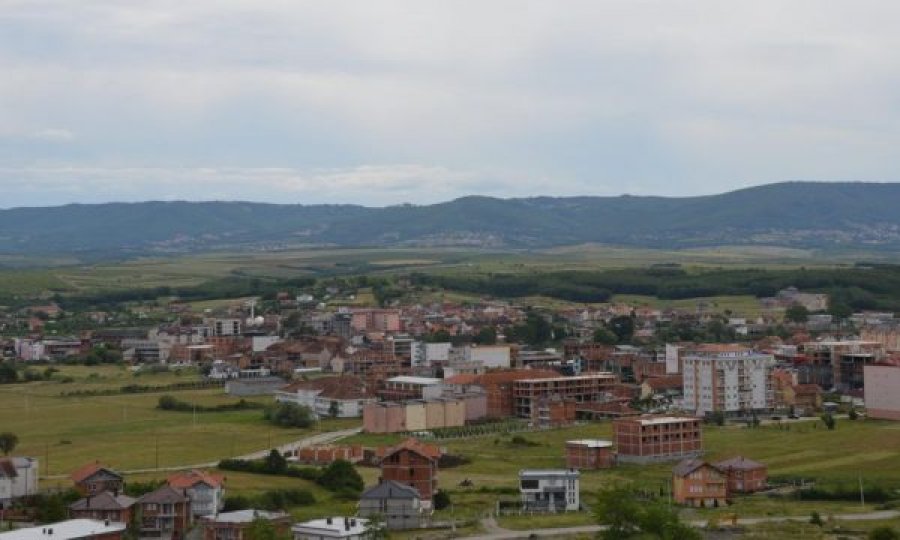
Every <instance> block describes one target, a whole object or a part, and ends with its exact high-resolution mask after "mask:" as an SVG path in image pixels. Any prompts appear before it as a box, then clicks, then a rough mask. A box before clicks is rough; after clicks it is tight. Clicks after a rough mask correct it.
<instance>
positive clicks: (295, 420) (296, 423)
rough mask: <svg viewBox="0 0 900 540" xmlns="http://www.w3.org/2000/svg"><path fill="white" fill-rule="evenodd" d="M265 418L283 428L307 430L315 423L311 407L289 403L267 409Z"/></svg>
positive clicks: (278, 404)
mask: <svg viewBox="0 0 900 540" xmlns="http://www.w3.org/2000/svg"><path fill="white" fill-rule="evenodd" d="M263 416H264V417H265V418H266V420H268V421H269V422H272V423H273V424H275V425H276V426H281V427H298V428H306V427H309V426H311V425H312V423H313V414H312V411H311V410H309V407H305V406H303V405H298V404H296V403H289V402H284V403H276V404H274V405H272V406H270V407H267V408H266V410H265V411H264V412H263Z"/></svg>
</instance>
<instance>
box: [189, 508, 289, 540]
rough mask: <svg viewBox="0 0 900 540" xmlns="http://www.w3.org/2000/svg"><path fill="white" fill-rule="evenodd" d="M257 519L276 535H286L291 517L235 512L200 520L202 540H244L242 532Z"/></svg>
mask: <svg viewBox="0 0 900 540" xmlns="http://www.w3.org/2000/svg"><path fill="white" fill-rule="evenodd" d="M257 519H265V520H266V521H268V522H269V523H271V524H272V526H273V527H274V528H275V531H276V533H278V534H287V533H288V531H289V530H290V528H291V516H290V515H288V514H286V513H284V512H268V511H265V510H235V511H233V512H222V513H221V514H215V515H209V516H205V517H203V518H201V519H200V525H201V526H202V527H203V540H244V531H245V530H246V529H247V527H249V526H250V524H251V523H253V521H254V520H257Z"/></svg>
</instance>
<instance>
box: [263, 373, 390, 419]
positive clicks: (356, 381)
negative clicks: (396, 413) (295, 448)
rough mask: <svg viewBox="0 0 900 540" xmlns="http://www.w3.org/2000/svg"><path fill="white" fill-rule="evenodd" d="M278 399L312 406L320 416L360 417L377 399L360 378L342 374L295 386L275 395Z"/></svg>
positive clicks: (285, 388) (299, 382)
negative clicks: (369, 404)
mask: <svg viewBox="0 0 900 540" xmlns="http://www.w3.org/2000/svg"><path fill="white" fill-rule="evenodd" d="M275 400H276V401H278V402H282V403H296V404H298V405H303V406H306V407H309V408H310V410H312V411H313V412H314V413H315V414H316V415H317V416H319V417H323V416H324V417H330V416H334V417H337V418H359V417H360V416H362V414H363V409H364V408H365V406H366V404H368V403H374V402H375V397H374V396H373V395H372V394H370V393H369V392H368V391H367V390H366V385H365V383H364V382H363V380H362V379H360V378H359V377H355V376H353V375H338V376H335V377H321V378H318V379H313V380H310V381H298V382H295V383H291V384H289V385H287V386H285V387H283V388H282V389H281V390H279V391H277V392H275Z"/></svg>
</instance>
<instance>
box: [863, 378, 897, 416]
mask: <svg viewBox="0 0 900 540" xmlns="http://www.w3.org/2000/svg"><path fill="white" fill-rule="evenodd" d="M865 382H866V386H865V401H866V416H867V417H868V418H878V419H882V420H900V390H898V389H900V365H896V364H872V365H868V366H866V367H865Z"/></svg>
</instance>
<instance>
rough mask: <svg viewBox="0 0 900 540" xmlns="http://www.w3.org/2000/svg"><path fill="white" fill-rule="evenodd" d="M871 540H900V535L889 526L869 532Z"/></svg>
mask: <svg viewBox="0 0 900 540" xmlns="http://www.w3.org/2000/svg"><path fill="white" fill-rule="evenodd" d="M869 540H900V533H898V532H897V530H896V529H894V528H893V527H888V526H887V525H885V526H882V527H876V528H874V529H872V530H871V531H869Z"/></svg>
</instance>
